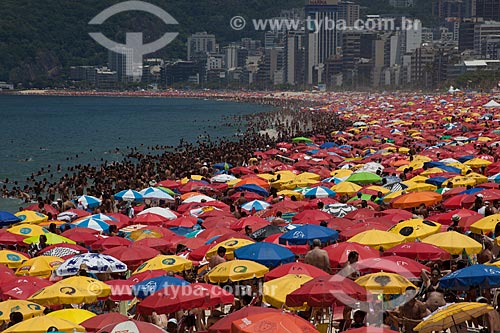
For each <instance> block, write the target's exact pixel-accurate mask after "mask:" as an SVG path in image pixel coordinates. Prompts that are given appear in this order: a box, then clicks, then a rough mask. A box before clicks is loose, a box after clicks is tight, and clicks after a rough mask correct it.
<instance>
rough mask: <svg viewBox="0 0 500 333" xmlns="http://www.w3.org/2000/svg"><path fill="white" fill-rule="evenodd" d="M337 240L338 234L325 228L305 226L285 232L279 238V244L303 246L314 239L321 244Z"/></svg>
mask: <svg viewBox="0 0 500 333" xmlns="http://www.w3.org/2000/svg"><path fill="white" fill-rule="evenodd" d="M338 238H339V233H338V232H337V231H336V230H332V229H329V228H326V227H321V226H317V225H311V224H306V225H303V226H300V227H297V228H295V229H292V230H290V231H287V232H285V233H284V234H283V235H281V236H280V237H279V242H280V244H290V245H305V244H309V243H311V242H312V241H313V240H315V239H319V240H320V241H321V242H322V243H327V242H333V241H336V240H337V239H338Z"/></svg>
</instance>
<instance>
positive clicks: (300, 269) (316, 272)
mask: <svg viewBox="0 0 500 333" xmlns="http://www.w3.org/2000/svg"><path fill="white" fill-rule="evenodd" d="M351 244H352V243H351ZM288 274H304V275H308V276H310V277H313V278H315V277H320V276H328V275H329V274H328V273H326V272H325V271H324V270H322V269H319V268H317V267H315V266H312V265H309V264H305V263H301V262H291V263H289V264H285V265H281V266H278V267H276V268H274V269H273V270H271V271H270V272H269V273H267V274H266V275H265V278H264V280H265V281H270V280H274V279H277V278H280V277H282V276H285V275H288Z"/></svg>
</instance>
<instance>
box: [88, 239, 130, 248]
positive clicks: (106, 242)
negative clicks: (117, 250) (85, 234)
mask: <svg viewBox="0 0 500 333" xmlns="http://www.w3.org/2000/svg"><path fill="white" fill-rule="evenodd" d="M130 245H132V241H131V240H129V239H126V238H123V237H119V236H110V237H106V238H104V237H103V238H101V239H99V240H96V241H95V242H93V243H92V244H91V245H90V248H91V249H92V250H94V251H104V250H109V249H112V248H114V247H118V246H130Z"/></svg>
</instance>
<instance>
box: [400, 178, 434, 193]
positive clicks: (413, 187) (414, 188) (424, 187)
mask: <svg viewBox="0 0 500 333" xmlns="http://www.w3.org/2000/svg"><path fill="white" fill-rule="evenodd" d="M403 184H405V185H408V188H407V189H406V192H408V193H410V192H423V191H435V190H437V187H436V186H434V185H432V184H427V183H414V182H412V181H407V182H403Z"/></svg>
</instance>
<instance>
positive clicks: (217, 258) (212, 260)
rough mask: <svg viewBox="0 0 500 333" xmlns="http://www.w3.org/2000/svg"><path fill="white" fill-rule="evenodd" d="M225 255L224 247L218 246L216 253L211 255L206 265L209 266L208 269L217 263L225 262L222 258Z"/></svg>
mask: <svg viewBox="0 0 500 333" xmlns="http://www.w3.org/2000/svg"><path fill="white" fill-rule="evenodd" d="M225 255H226V248H225V247H224V246H219V248H218V249H217V254H216V255H214V256H212V258H210V261H209V263H208V267H210V269H212V268H214V267H215V266H217V265H218V264H222V263H224V262H226V259H224V256H225Z"/></svg>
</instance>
